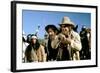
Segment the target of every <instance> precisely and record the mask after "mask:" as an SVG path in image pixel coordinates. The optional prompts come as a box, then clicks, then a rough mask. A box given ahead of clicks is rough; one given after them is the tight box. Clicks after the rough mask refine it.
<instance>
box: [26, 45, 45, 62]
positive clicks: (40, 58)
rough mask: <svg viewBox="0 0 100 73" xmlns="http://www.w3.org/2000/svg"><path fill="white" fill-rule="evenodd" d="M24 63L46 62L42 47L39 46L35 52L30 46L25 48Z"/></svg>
mask: <svg viewBox="0 0 100 73" xmlns="http://www.w3.org/2000/svg"><path fill="white" fill-rule="evenodd" d="M25 57H26V60H27V61H26V62H44V61H46V54H45V50H44V47H43V46H42V45H40V46H39V48H38V49H37V50H35V49H34V48H33V47H32V46H31V45H29V46H28V47H27V48H26V51H25Z"/></svg>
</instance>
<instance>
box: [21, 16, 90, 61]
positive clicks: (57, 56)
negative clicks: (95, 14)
mask: <svg viewBox="0 0 100 73" xmlns="http://www.w3.org/2000/svg"><path fill="white" fill-rule="evenodd" d="M59 26H60V28H59V29H58V28H57V27H56V26H55V25H53V24H48V25H47V26H46V27H45V31H46V32H47V36H46V38H45V39H44V42H43V43H40V42H39V40H38V37H37V35H35V34H30V35H28V36H27V40H25V38H24V37H23V48H24V45H27V43H28V45H27V46H26V47H25V50H24V51H23V62H47V61H70V60H88V59H91V30H90V29H87V28H86V27H85V26H83V27H82V30H81V31H80V34H79V33H78V32H77V31H75V30H74V29H75V24H74V23H73V22H72V21H71V20H70V18H69V17H67V16H64V17H63V19H62V21H61V23H60V24H59Z"/></svg>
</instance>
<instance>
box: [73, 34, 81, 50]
mask: <svg viewBox="0 0 100 73" xmlns="http://www.w3.org/2000/svg"><path fill="white" fill-rule="evenodd" d="M73 37H74V38H73V39H72V40H71V48H72V49H73V50H77V51H80V50H81V48H82V46H81V40H80V36H79V34H78V33H76V34H74V36H73Z"/></svg>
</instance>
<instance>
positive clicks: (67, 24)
mask: <svg viewBox="0 0 100 73" xmlns="http://www.w3.org/2000/svg"><path fill="white" fill-rule="evenodd" d="M59 25H60V26H61V25H66V26H72V27H74V24H69V23H61V24H59Z"/></svg>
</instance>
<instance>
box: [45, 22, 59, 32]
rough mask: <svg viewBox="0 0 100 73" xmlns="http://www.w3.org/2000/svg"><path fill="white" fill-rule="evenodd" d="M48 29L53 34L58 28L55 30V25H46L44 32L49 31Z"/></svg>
mask: <svg viewBox="0 0 100 73" xmlns="http://www.w3.org/2000/svg"><path fill="white" fill-rule="evenodd" d="M49 28H51V29H52V30H53V31H54V32H55V31H57V32H58V31H59V30H58V28H57V27H56V26H55V25H52V24H50V25H47V26H46V27H45V30H46V31H47V32H48V29H49Z"/></svg>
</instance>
